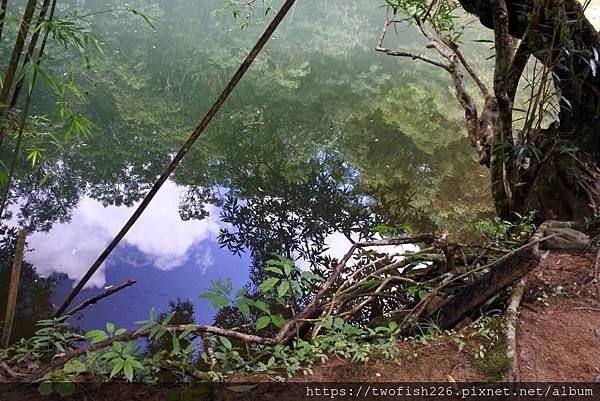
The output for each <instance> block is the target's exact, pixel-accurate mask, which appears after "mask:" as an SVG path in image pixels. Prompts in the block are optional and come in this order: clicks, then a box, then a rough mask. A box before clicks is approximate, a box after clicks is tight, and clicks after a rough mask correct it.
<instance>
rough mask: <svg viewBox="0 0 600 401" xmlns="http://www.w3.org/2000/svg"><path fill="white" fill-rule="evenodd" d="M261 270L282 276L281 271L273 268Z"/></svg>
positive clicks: (268, 267)
mask: <svg viewBox="0 0 600 401" xmlns="http://www.w3.org/2000/svg"><path fill="white" fill-rule="evenodd" d="M263 270H264V271H267V272H271V273H277V274H280V275H282V276H283V272H282V271H281V269H280V268H278V267H275V266H267V267H265V268H263Z"/></svg>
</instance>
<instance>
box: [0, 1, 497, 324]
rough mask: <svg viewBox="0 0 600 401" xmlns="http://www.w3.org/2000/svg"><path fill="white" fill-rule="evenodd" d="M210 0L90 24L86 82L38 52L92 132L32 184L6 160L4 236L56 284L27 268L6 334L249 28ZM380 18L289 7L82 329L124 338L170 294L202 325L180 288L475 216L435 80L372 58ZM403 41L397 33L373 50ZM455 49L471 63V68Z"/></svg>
mask: <svg viewBox="0 0 600 401" xmlns="http://www.w3.org/2000/svg"><path fill="white" fill-rule="evenodd" d="M325 3H326V4H325ZM109 4H110V2H109ZM115 4H116V3H115ZM218 4H219V2H216V1H212V2H210V1H207V2H192V1H181V2H178V3H177V5H169V6H166V5H164V4H163V3H162V2H157V3H156V4H155V3H151V4H150V5H149V3H147V2H139V4H138V3H136V2H134V3H133V4H132V5H131V6H132V7H139V8H141V9H143V10H145V11H146V12H148V13H149V14H153V15H156V16H157V18H158V19H159V24H158V25H157V29H156V31H153V30H152V29H150V28H148V27H147V26H146V25H145V23H144V22H143V21H142V20H141V19H140V18H138V17H136V16H135V15H131V13H117V14H115V15H113V16H110V14H109V15H104V14H100V15H98V16H96V17H94V18H93V19H92V20H91V21H90V27H89V28H90V30H91V31H92V32H94V33H95V34H96V35H97V36H98V37H99V38H100V39H101V40H102V42H104V43H105V46H106V48H105V56H101V55H95V56H94V58H93V60H94V61H93V66H92V67H91V68H90V69H82V68H81V67H80V66H78V65H74V64H73V63H72V62H70V61H69V60H72V57H73V54H71V53H69V52H68V51H64V50H60V49H58V48H55V49H53V50H54V52H55V53H54V59H53V60H51V61H49V63H48V68H49V70H51V71H52V72H53V73H55V74H60V73H65V74H66V72H69V73H72V74H73V76H74V79H75V80H76V81H77V82H78V83H79V85H80V86H81V87H82V90H83V91H84V92H85V93H87V96H88V98H87V100H86V101H85V102H83V103H80V104H77V107H78V109H79V110H80V111H81V112H82V113H84V114H85V115H86V116H88V117H89V118H90V120H91V121H92V122H93V124H94V127H93V135H92V136H91V137H90V138H84V139H82V140H80V141H76V140H70V141H69V142H68V145H67V146H65V147H64V148H63V149H56V148H52V147H50V146H49V147H48V150H47V151H46V153H45V154H44V158H43V162H42V164H41V165H40V166H39V168H36V169H35V170H34V171H33V172H32V170H31V167H30V166H28V165H27V163H26V162H23V163H22V165H21V166H20V171H19V178H18V182H17V184H16V185H15V187H14V189H13V191H12V198H11V199H12V201H13V204H12V205H11V207H10V210H11V211H12V213H11V215H10V216H9V217H8V218H6V219H5V222H4V223H5V224H7V225H11V226H25V227H27V228H29V230H30V231H32V233H31V234H30V235H29V238H28V239H29V251H28V253H27V255H26V261H27V262H28V264H27V265H26V269H27V268H30V269H35V271H36V272H37V274H38V275H39V276H42V277H54V278H56V279H57V284H56V285H50V286H49V287H50V288H51V290H49V289H48V288H46V287H44V288H42V289H40V288H38V287H43V285H42V284H41V283H44V281H43V280H40V279H39V278H38V277H35V275H34V274H33V273H31V276H28V277H27V278H25V279H24V282H23V283H22V287H23V288H26V289H29V291H25V290H24V291H25V292H24V293H23V294H24V295H23V296H22V297H27V299H30V301H26V300H25V298H23V302H21V306H20V308H19V315H18V316H19V319H20V322H21V326H22V327H21V328H17V329H16V331H17V332H19V334H21V335H22V334H24V333H26V332H27V331H28V330H29V329H30V328H31V322H32V321H33V320H35V318H39V317H42V316H43V315H44V314H47V313H48V311H49V310H51V309H52V307H51V305H50V304H60V303H62V300H63V299H64V298H65V296H66V295H67V294H68V292H69V291H70V289H71V287H72V286H73V285H74V283H75V281H76V280H78V279H79V278H80V277H81V276H82V275H83V274H84V272H85V271H86V270H87V268H88V267H89V265H91V263H92V262H93V261H94V260H95V259H96V258H97V256H98V255H99V254H100V252H101V251H102V250H103V249H104V247H105V245H106V244H107V243H108V242H109V241H110V240H111V239H112V237H113V236H114V235H115V234H116V233H117V231H118V230H119V229H120V228H121V226H122V224H123V223H124V222H125V221H126V219H127V218H128V217H129V216H130V214H131V213H132V210H133V207H134V206H135V205H136V204H137V203H138V202H139V201H140V199H141V197H142V196H143V194H145V192H146V191H147V190H148V188H149V187H150V185H151V184H152V182H153V180H154V179H155V178H156V176H157V175H158V174H159V173H160V172H161V169H162V167H163V166H164V165H165V164H166V162H167V161H168V159H169V157H171V156H172V155H173V153H174V152H175V151H176V150H177V148H178V147H179V146H180V144H181V143H183V141H184V140H185V138H186V136H187V134H188V133H189V131H190V130H191V128H192V127H193V126H194V125H195V123H196V122H197V121H198V120H199V118H200V117H201V115H202V114H203V113H204V112H205V111H206V110H207V108H208V107H209V105H210V104H211V103H212V101H213V100H214V99H215V98H216V96H217V95H218V93H219V92H220V90H221V89H222V87H223V85H224V84H225V83H226V82H227V80H228V78H229V77H230V76H231V74H232V73H233V71H234V70H235V68H236V67H237V65H238V63H239V62H240V61H241V59H242V58H243V56H244V55H245V53H246V52H247V50H248V49H249V48H250V46H251V45H252V43H253V41H255V40H256V38H257V37H258V35H259V34H260V32H261V30H262V29H263V27H261V26H254V25H253V26H251V27H250V28H249V29H248V30H245V31H240V29H239V26H237V24H238V21H236V20H233V19H232V18H231V17H229V16H228V15H224V16H222V17H213V16H211V13H210V11H211V10H212V9H214V8H215V7H216V6H217V5H218ZM63 7H64V8H63V9H62V10H61V12H62V13H63V14H65V13H68V12H72V11H69V6H68V3H66V5H65V6H63ZM86 7H89V11H93V10H102V9H105V8H107V5H106V2H104V1H103V2H93V1H91V2H86ZM382 18H383V10H382V9H381V8H379V7H378V5H376V4H374V3H373V2H372V1H356V2H351V4H348V2H344V1H341V0H339V1H337V0H336V1H328V2H319V1H316V0H311V1H308V0H307V1H303V2H301V3H299V4H298V5H297V6H296V7H295V9H294V10H293V12H292V14H291V15H290V16H289V18H287V19H286V21H285V22H284V24H283V26H282V27H281V29H280V30H279V31H278V32H277V33H276V35H275V37H274V38H273V39H272V40H271V41H270V43H269V45H268V46H267V48H266V49H265V50H264V52H263V53H262V54H261V56H260V57H259V58H258V59H257V62H256V65H255V66H254V67H253V68H252V70H251V71H250V72H249V74H248V75H247V76H246V77H245V78H244V80H243V82H242V83H241V84H240V86H239V88H238V89H236V91H235V92H234V94H233V95H232V97H231V99H230V101H229V102H228V103H227V104H226V106H225V107H224V108H223V110H222V112H221V113H220V114H219V116H218V117H217V118H216V119H215V121H214V122H213V124H212V125H211V127H210V129H209V130H208V131H207V133H206V134H205V136H204V137H203V138H202V139H201V140H200V141H199V142H198V143H197V144H196V145H195V147H194V149H193V151H192V152H191V153H190V154H189V156H188V157H187V158H186V159H185V160H184V162H183V163H182V165H181V166H180V167H179V168H178V169H177V171H176V172H175V174H174V175H173V177H172V179H171V180H170V181H169V182H168V183H167V184H165V186H164V187H163V188H162V189H161V191H160V192H159V195H158V196H157V198H156V199H155V200H154V201H153V203H152V204H151V206H150V207H149V209H148V210H147V211H146V213H145V214H144V215H143V216H142V218H141V219H140V221H138V223H137V224H136V225H135V226H134V228H133V229H132V231H131V232H130V233H129V234H128V235H127V236H126V237H125V239H124V241H123V242H122V244H121V245H120V246H119V247H118V248H117V249H116V250H115V251H114V252H113V254H112V255H111V257H110V258H109V259H108V260H107V262H106V264H105V265H103V266H102V267H101V269H100V270H99V272H98V273H97V274H96V275H94V277H93V278H92V280H90V283H89V285H88V286H87V287H86V289H85V290H84V291H82V292H81V293H80V295H79V296H78V298H77V299H76V300H75V302H74V303H73V305H76V304H78V303H79V302H81V301H82V300H84V299H87V298H90V297H91V296H94V295H96V294H99V293H101V292H103V291H104V289H105V288H109V287H110V286H116V285H119V284H121V283H123V282H125V281H127V280H129V279H134V280H137V283H136V284H135V285H134V286H133V287H129V288H127V289H125V290H123V291H122V292H120V293H118V294H116V295H113V296H111V297H110V298H108V299H105V300H103V301H101V302H100V303H98V304H97V305H94V306H91V307H89V308H87V309H86V310H85V312H84V313H83V314H82V315H81V316H80V317H79V319H78V320H77V324H78V325H79V326H80V327H82V328H83V329H86V330H87V329H91V328H96V327H99V326H100V327H101V326H103V324H104V323H105V322H106V321H111V322H113V323H115V324H116V325H117V326H119V327H132V322H134V321H136V320H143V319H145V318H146V317H147V315H148V311H149V309H150V308H152V307H155V308H157V310H158V311H161V312H165V311H168V310H169V301H176V300H177V299H179V300H182V301H184V300H189V301H191V303H192V305H193V310H194V317H195V319H196V321H197V322H200V323H212V321H213V319H214V317H215V311H214V310H213V309H211V307H210V304H209V302H208V301H207V300H205V299H200V298H198V294H200V293H202V292H203V291H204V290H205V289H206V288H207V287H209V286H210V282H211V280H215V279H226V278H229V277H230V278H232V280H233V286H234V288H241V287H242V286H244V285H245V284H246V283H248V282H249V281H251V280H252V279H253V278H254V277H255V276H256V273H257V267H260V266H261V265H262V264H263V263H264V261H265V260H267V258H270V257H272V253H278V254H283V255H286V256H289V257H292V258H297V259H298V263H299V264H301V265H302V267H303V268H311V267H312V268H313V269H315V270H316V271H324V270H325V269H326V267H327V266H328V265H329V264H330V263H331V258H337V257H339V256H341V255H342V254H343V253H344V252H345V250H346V249H347V248H348V246H349V241H348V237H350V238H354V239H358V238H364V237H366V236H368V235H370V234H372V231H371V228H372V227H373V226H376V225H378V224H388V225H410V226H411V227H412V228H414V229H415V230H417V231H421V232H426V231H430V230H434V229H439V228H442V227H444V228H450V229H460V228H463V227H464V225H465V224H467V223H468V222H469V221H474V220H476V219H477V218H479V217H481V216H484V215H486V214H488V213H489V212H490V211H491V205H490V200H489V191H488V185H489V177H488V175H487V170H486V169H484V168H482V167H480V166H478V165H477V163H476V161H475V158H474V152H473V151H472V150H471V149H470V148H469V146H468V144H467V141H466V138H465V136H464V128H463V125H462V120H461V118H462V116H461V115H462V113H461V111H460V107H459V106H458V104H457V103H456V100H455V98H454V95H453V93H452V91H451V87H450V81H449V78H448V77H447V76H445V75H444V74H442V72H440V71H436V70H434V69H431V68H430V67H429V66H425V65H423V64H418V63H415V62H413V61H410V60H399V59H395V58H391V57H387V56H383V55H381V54H376V53H375V52H374V51H373V48H374V45H375V43H376V41H377V37H378V33H379V32H378V31H379V29H380V26H381V21H382ZM417 42H418V35H417V34H415V33H414V31H413V30H412V29H406V30H405V31H404V32H403V33H402V35H400V36H399V37H397V38H395V39H393V42H392V43H391V44H390V46H392V45H393V46H394V47H398V48H411V46H412V47H413V48H414V46H417ZM466 46H467V53H469V54H472V55H474V57H476V59H477V60H483V59H484V58H485V56H487V54H486V53H485V49H481V48H475V47H474V46H471V45H470V44H467V45H466ZM469 46H470V47H469ZM2 57H3V58H2V60H3V62H5V60H6V52H4V53H2ZM481 62H482V63H484V61H481ZM37 90H38V91H39V93H40V97H39V98H38V100H37V103H36V105H35V108H34V112H35V113H40V114H42V113H49V114H50V113H53V107H54V103H55V101H56V99H55V97H54V95H52V94H51V93H49V91H48V89H47V88H44V87H43V86H42V85H40V86H39V88H38V89H37ZM49 129H51V130H56V132H61V127H60V126H55V125H50V126H49ZM3 152H5V153H2V157H3V160H8V154H7V153H6V147H5V148H4V149H3ZM5 158H6V159H5ZM8 237H10V235H8ZM5 258H6V259H5V260H9V259H10V258H9V257H7V256H6V255H5ZM5 265H6V266H8V265H7V264H6V263H4V264H3V265H2V267H4V266H5ZM32 271H33V270H32ZM3 272H4V273H3V275H2V276H0V278H2V280H3V281H4V282H5V280H6V279H7V277H8V276H7V274H6V269H4V270H3ZM36 280H37V281H36ZM4 282H3V283H2V284H1V287H0V288H5V284H4ZM44 285H46V284H44ZM0 298H1V297H0ZM1 302H4V301H3V300H2V301H0V307H2V303H1Z"/></svg>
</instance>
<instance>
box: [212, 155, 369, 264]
mask: <svg viewBox="0 0 600 401" xmlns="http://www.w3.org/2000/svg"><path fill="white" fill-rule="evenodd" d="M250 177H252V181H253V182H252V183H251V187H250V188H251V189H253V190H254V191H252V193H253V195H251V196H248V197H243V198H241V199H240V198H239V197H238V196H235V195H234V196H230V197H228V198H227V200H226V201H225V202H224V204H223V206H222V213H221V219H222V220H223V221H224V222H226V223H229V224H231V225H232V228H229V227H226V228H223V229H221V232H220V235H219V242H220V243H221V244H222V245H223V246H226V247H227V248H228V249H229V250H230V251H232V252H234V253H239V252H242V251H245V250H248V251H249V252H250V253H251V255H252V257H253V260H254V266H255V267H259V266H261V265H262V264H263V263H264V262H265V261H266V260H267V259H270V258H272V256H273V254H278V255H283V256H285V257H288V258H290V259H297V258H302V259H304V260H307V261H310V262H312V263H313V264H317V265H318V264H320V265H327V264H328V260H327V258H325V257H324V256H323V255H322V253H323V251H324V250H325V249H326V243H325V240H326V238H327V236H328V235H330V234H332V233H335V232H337V233H342V234H344V235H345V236H346V237H347V238H357V237H363V238H364V237H367V236H369V235H370V234H369V229H370V228H371V227H373V226H374V225H376V224H377V223H376V222H377V221H378V220H379V218H378V216H376V215H374V214H372V213H371V212H370V211H369V208H368V205H367V200H366V199H365V198H364V197H362V196H360V195H359V194H356V193H355V191H354V185H355V182H356V179H357V177H356V174H355V173H354V172H353V170H352V169H351V168H350V167H349V166H348V164H347V163H346V162H344V161H343V160H340V159H339V158H336V157H334V156H329V155H324V156H323V157H322V158H315V159H310V160H308V161H307V162H306V163H305V164H304V165H303V166H302V167H301V168H299V171H298V175H297V176H295V177H289V176H288V177H285V176H283V175H282V174H281V173H280V172H278V171H275V170H271V169H265V170H263V171H262V172H256V173H253V174H251V175H250ZM234 193H235V192H234Z"/></svg>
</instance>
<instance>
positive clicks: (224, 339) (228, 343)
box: [219, 336, 233, 349]
mask: <svg viewBox="0 0 600 401" xmlns="http://www.w3.org/2000/svg"><path fill="white" fill-rule="evenodd" d="M219 341H221V344H223V346H224V347H225V348H227V349H231V348H232V347H233V346H232V345H231V341H229V339H228V338H227V337H223V336H220V337H219Z"/></svg>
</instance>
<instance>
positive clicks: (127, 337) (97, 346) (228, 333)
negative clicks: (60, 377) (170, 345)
mask: <svg viewBox="0 0 600 401" xmlns="http://www.w3.org/2000/svg"><path fill="white" fill-rule="evenodd" d="M164 329H165V330H166V331H169V332H172V333H180V332H184V331H186V330H191V331H190V333H197V334H200V335H201V334H202V333H208V334H214V335H218V336H223V337H228V338H233V339H235V340H240V341H243V342H247V343H253V344H261V345H275V344H276V341H275V340H273V339H270V338H264V337H260V336H255V335H252V334H245V333H239V332H237V331H232V330H226V329H222V328H220V327H215V326H207V325H203V324H183V325H178V326H165V327H164ZM153 330H154V328H148V329H144V330H138V331H134V332H131V331H130V332H127V333H124V334H121V335H118V336H114V337H111V338H108V339H106V340H103V341H99V342H97V343H92V344H88V345H85V346H83V347H80V348H77V349H75V350H73V351H70V352H67V353H66V354H64V355H63V356H62V357H60V358H56V359H54V360H52V362H51V363H50V365H48V366H46V367H44V368H42V369H40V370H38V371H37V372H36V373H35V374H34V375H33V379H32V380H33V381H36V380H39V379H41V378H42V377H44V375H45V374H47V373H49V372H53V371H55V370H57V369H60V368H62V367H63V366H64V365H65V364H66V363H67V362H69V361H70V360H71V359H74V358H77V357H80V356H82V355H85V354H87V353H88V352H94V351H98V350H101V349H103V348H106V347H109V346H111V345H112V344H113V343H115V342H128V341H133V340H137V339H138V338H143V337H148V336H149V335H150V334H151V333H152V332H153Z"/></svg>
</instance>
